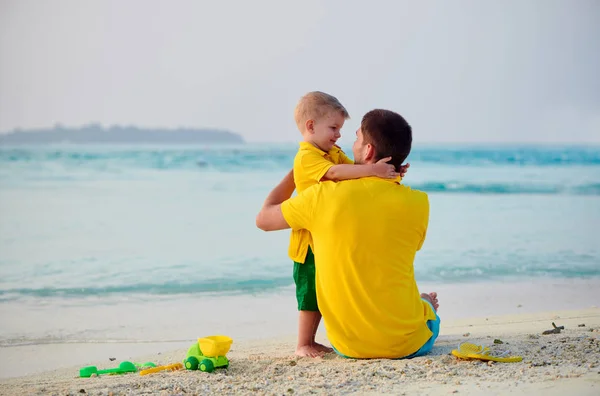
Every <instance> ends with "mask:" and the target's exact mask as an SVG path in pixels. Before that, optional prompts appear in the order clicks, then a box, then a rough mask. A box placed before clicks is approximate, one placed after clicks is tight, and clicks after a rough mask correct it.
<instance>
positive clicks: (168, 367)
mask: <svg viewBox="0 0 600 396" xmlns="http://www.w3.org/2000/svg"><path fill="white" fill-rule="evenodd" d="M182 368H183V364H181V363H173V364H167V365H164V366H157V367H151V368H148V369H145V370H142V371H140V375H148V374H152V373H158V372H159V371H175V370H181V369H182Z"/></svg>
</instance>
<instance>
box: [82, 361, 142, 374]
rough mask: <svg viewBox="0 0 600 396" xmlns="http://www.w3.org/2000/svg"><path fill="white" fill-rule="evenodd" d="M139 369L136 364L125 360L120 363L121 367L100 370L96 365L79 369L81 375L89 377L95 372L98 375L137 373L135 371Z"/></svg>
mask: <svg viewBox="0 0 600 396" xmlns="http://www.w3.org/2000/svg"><path fill="white" fill-rule="evenodd" d="M137 370H138V369H137V367H136V366H135V364H133V363H131V362H127V361H125V362H121V364H119V367H116V368H111V369H105V370H98V367H96V366H87V367H83V368H82V369H80V370H79V376H80V377H84V378H88V377H91V376H92V375H94V374H96V375H102V374H125V373H135V372H137Z"/></svg>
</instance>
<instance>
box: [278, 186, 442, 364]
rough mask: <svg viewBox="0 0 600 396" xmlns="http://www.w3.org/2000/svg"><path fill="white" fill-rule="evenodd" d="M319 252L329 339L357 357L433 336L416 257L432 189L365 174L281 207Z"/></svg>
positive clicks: (413, 346)
mask: <svg viewBox="0 0 600 396" xmlns="http://www.w3.org/2000/svg"><path fill="white" fill-rule="evenodd" d="M281 209H282V212H283V216H284V217H285V220H286V221H287V223H288V224H289V225H290V226H291V228H292V229H294V230H300V229H306V230H308V231H310V233H311V235H312V240H313V243H314V245H315V247H316V249H315V253H314V254H315V263H316V289H317V299H318V301H319V310H320V311H321V314H322V315H323V319H324V322H325V329H326V331H327V335H328V338H329V340H330V341H331V344H332V345H333V346H334V347H335V348H336V349H337V350H338V351H339V352H340V353H342V354H343V355H346V356H349V357H354V358H399V357H405V356H408V355H410V354H412V353H414V352H416V351H417V350H418V349H419V348H421V347H422V346H423V345H424V344H425V342H427V340H428V339H429V338H430V337H431V335H432V332H431V331H430V330H429V328H428V327H427V325H426V321H427V320H435V318H436V316H435V313H434V312H433V310H432V308H431V307H430V305H429V304H427V303H425V302H423V301H422V300H421V297H420V293H419V290H418V288H417V284H416V281H415V276H414V268H413V261H414V258H415V254H416V252H417V250H419V249H420V248H421V246H422V245H423V241H424V240H425V235H426V232H427V226H428V222H429V200H428V197H427V194H425V193H424V192H421V191H417V190H412V189H411V188H410V187H407V186H403V185H401V184H398V183H397V182H396V181H394V180H386V179H380V178H377V177H367V178H362V179H354V180H345V181H340V182H337V183H334V182H331V181H325V182H322V183H319V184H317V185H314V186H312V187H310V188H308V189H306V190H304V191H303V192H301V193H299V194H298V195H297V196H296V197H293V198H290V199H289V200H287V201H285V202H284V203H283V204H282V205H281Z"/></svg>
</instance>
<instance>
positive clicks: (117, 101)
mask: <svg viewBox="0 0 600 396" xmlns="http://www.w3.org/2000/svg"><path fill="white" fill-rule="evenodd" d="M599 71H600V1H597V0H563V1H557V0H505V1H501V2H498V1H480V0H454V1H443V0H440V1H433V0H431V1H416V0H415V1H394V0H390V1H385V0H373V1H371V2H367V1H357V0H346V1H333V0H332V1H318V0H302V1H294V2H291V1H280V0H254V1H243V0H239V1H227V0H222V1H218V2H217V1H153V0H144V1H136V0H130V1H110V0H107V1H80V0H60V1H58V0H50V1H43V2H41V1H32V0H0V131H1V132H8V131H10V130H13V129H14V128H17V127H19V128H25V129H26V128H34V127H35V128H38V127H52V126H53V125H54V124H56V123H60V124H63V125H66V126H80V125H83V124H88V123H91V122H99V123H101V124H103V125H105V126H110V125H114V124H120V125H137V126H140V127H144V126H148V127H165V128H176V127H195V128H203V127H207V128H221V129H228V130H231V131H233V132H236V133H239V134H241V135H242V136H243V137H244V138H245V139H246V140H248V141H254V142H265V141H269V142H293V141H298V140H300V138H301V137H300V134H299V132H298V131H297V129H296V126H295V123H294V120H293V110H294V106H295V105H296V103H297V101H298V99H299V98H300V97H301V96H302V95H303V94H305V93H306V92H309V91H313V90H320V91H324V92H327V93H330V94H332V95H334V96H336V97H337V98H338V99H339V100H340V101H341V102H342V104H344V106H345V107H346V108H347V109H348V111H349V112H350V116H351V119H349V120H348V121H347V122H346V124H345V126H344V128H343V129H342V135H343V137H342V140H341V141H340V143H341V144H346V143H349V142H352V140H353V139H354V135H355V131H356V129H357V128H358V126H359V125H360V119H361V117H362V115H363V114H364V113H366V112H367V111H369V110H371V109H373V108H386V109H390V110H394V111H396V112H398V113H400V114H402V115H403V116H404V117H405V118H406V119H407V121H408V122H409V123H410V124H411V125H412V127H413V134H414V135H413V136H414V141H415V142H417V143H418V142H436V143H441V142H494V143H495V142H498V143H512V142H517V143H518V142H543V143H554V142H558V143H560V142H575V143H582V142H600V72H599Z"/></svg>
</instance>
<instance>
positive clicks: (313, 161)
mask: <svg viewBox="0 0 600 396" xmlns="http://www.w3.org/2000/svg"><path fill="white" fill-rule="evenodd" d="M353 163H354V162H353V161H352V160H351V159H350V158H348V157H347V156H346V154H344V152H343V151H342V150H341V149H340V148H339V147H337V146H334V147H333V148H332V149H331V150H329V152H327V153H326V152H325V151H323V150H321V149H319V148H317V147H315V146H313V145H312V144H310V143H308V142H301V143H300V149H299V150H298V153H296V157H294V183H296V191H298V193H301V192H302V191H304V190H306V189H307V188H308V187H310V186H313V185H315V184H317V183H319V182H320V181H321V179H322V178H323V176H325V173H327V171H328V170H329V168H331V167H332V166H333V165H339V164H353ZM308 246H312V239H311V237H310V232H308V231H307V230H292V234H291V235H290V246H289V248H288V255H289V256H290V258H291V259H292V260H294V261H295V262H297V263H304V259H305V258H306V253H307V252H308ZM312 250H313V252H314V248H313V249H312Z"/></svg>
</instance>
